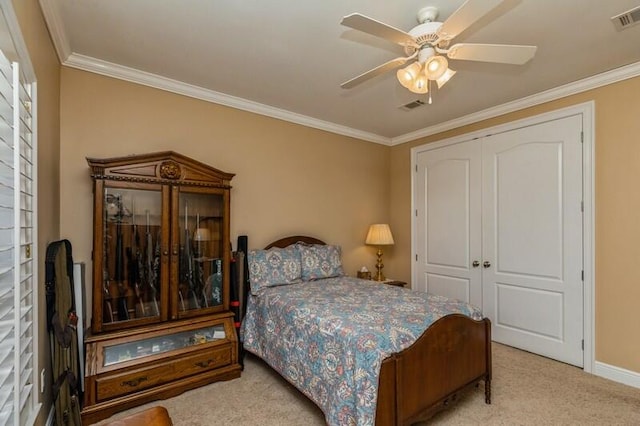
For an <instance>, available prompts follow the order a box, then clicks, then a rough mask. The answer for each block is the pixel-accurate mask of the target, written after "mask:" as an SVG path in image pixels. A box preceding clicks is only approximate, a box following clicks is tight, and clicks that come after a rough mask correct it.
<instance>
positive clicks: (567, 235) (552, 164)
mask: <svg viewBox="0 0 640 426" xmlns="http://www.w3.org/2000/svg"><path fill="white" fill-rule="evenodd" d="M581 130H582V121H581V118H580V117H579V116H574V117H568V118H564V119H559V120H554V121H550V122H547V123H542V124H539V125H536V126H531V127H527V128H523V129H517V130H513V131H510V132H505V133H502V134H497V135H493V136H491V137H490V138H487V139H486V140H485V141H484V143H483V166H482V169H483V194H482V202H483V212H482V218H483V250H482V252H483V260H484V261H488V262H490V263H491V266H489V267H488V268H483V277H482V282H483V291H484V301H485V304H484V306H483V309H484V312H485V315H487V316H488V317H489V318H490V319H491V320H492V323H493V331H492V335H493V338H494V340H496V341H498V342H501V343H505V344H508V345H512V346H516V347H519V348H522V349H526V350H530V351H532V352H535V353H538V354H541V355H545V356H549V357H551V358H554V359H558V360H560V361H564V362H568V363H571V364H574V365H578V366H582V363H583V356H582V345H581V341H582V306H583V305H582V282H581V272H582V212H581V200H582V168H581V164H582V161H581V159H582V148H581V142H580V132H581Z"/></svg>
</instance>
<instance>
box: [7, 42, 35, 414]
mask: <svg viewBox="0 0 640 426" xmlns="http://www.w3.org/2000/svg"><path fill="white" fill-rule="evenodd" d="M31 94H32V86H31V85H30V84H25V82H24V78H23V77H22V73H21V71H20V67H19V65H18V63H17V62H14V63H11V62H10V61H9V60H8V59H7V58H6V57H5V55H4V53H2V52H0V425H5V424H8V425H11V424H13V425H25V424H32V423H33V421H34V420H35V416H36V415H37V411H38V408H39V405H38V401H37V399H38V398H37V394H36V392H37V390H36V386H35V384H36V383H37V369H36V365H37V360H36V359H35V358H34V356H35V353H36V352H35V350H36V346H37V342H36V337H37V332H36V329H35V323H34V321H35V319H36V315H35V312H34V306H37V304H36V293H35V287H36V271H35V269H36V268H35V263H34V262H36V261H37V260H36V258H35V251H36V250H35V241H34V239H35V220H36V217H35V212H34V210H35V197H34V196H35V194H34V190H35V187H34V185H35V184H34V176H35V172H36V170H35V166H34V158H35V157H34V146H33V129H32V126H33V117H32V113H31V111H32V98H31Z"/></svg>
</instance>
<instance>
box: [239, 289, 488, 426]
mask: <svg viewBox="0 0 640 426" xmlns="http://www.w3.org/2000/svg"><path fill="white" fill-rule="evenodd" d="M451 313H461V314H464V315H467V316H469V317H471V318H473V319H475V320H480V319H482V313H481V312H480V310H479V309H477V308H475V307H473V306H471V305H468V304H466V303H463V302H460V301H457V300H452V299H446V298H444V297H440V296H434V295H428V294H427V293H423V292H417V291H411V290H407V289H404V288H400V287H394V286H390V285H383V284H379V283H375V282H372V281H365V280H359V279H357V278H351V277H339V278H327V279H322V280H318V281H307V282H301V283H298V284H290V285H285V286H279V287H269V288H265V289H264V291H262V292H261V293H260V294H259V295H258V296H251V295H250V296H249V301H248V304H247V314H246V317H245V319H244V322H243V324H242V338H243V342H244V347H245V349H247V350H248V351H250V352H252V353H254V354H256V355H257V356H259V357H260V358H262V359H264V360H265V361H266V362H267V363H269V364H270V365H271V366H272V367H273V368H274V369H275V370H277V371H278V372H279V373H280V374H281V375H282V376H284V377H285V378H286V379H287V380H288V381H289V382H291V383H292V384H293V385H294V386H296V387H297V388H298V389H299V390H301V391H302V392H303V393H304V394H306V395H307V396H308V397H309V398H311V400H313V401H314V402H315V403H316V404H317V405H318V406H319V407H320V409H322V411H323V412H324V414H325V418H326V421H327V423H328V424H329V425H332V426H333V425H373V424H374V423H375V415H376V399H377V395H378V377H379V374H380V366H381V364H382V361H383V360H384V359H385V358H387V357H388V356H389V355H391V354H393V353H397V352H400V351H402V350H403V349H405V348H407V347H409V346H411V344H413V343H414V342H415V341H416V339H417V338H418V337H420V335H422V333H423V332H424V331H425V330H426V329H427V328H428V327H429V325H431V324H432V323H433V322H434V321H436V320H438V319H439V318H441V317H443V316H445V315H448V314H451Z"/></svg>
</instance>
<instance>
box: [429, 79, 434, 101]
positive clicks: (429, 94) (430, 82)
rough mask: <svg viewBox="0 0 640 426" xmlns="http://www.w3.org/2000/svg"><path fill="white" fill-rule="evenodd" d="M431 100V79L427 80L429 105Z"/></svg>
mask: <svg viewBox="0 0 640 426" xmlns="http://www.w3.org/2000/svg"><path fill="white" fill-rule="evenodd" d="M432 103H433V101H432V100H431V80H429V105H431V104H432Z"/></svg>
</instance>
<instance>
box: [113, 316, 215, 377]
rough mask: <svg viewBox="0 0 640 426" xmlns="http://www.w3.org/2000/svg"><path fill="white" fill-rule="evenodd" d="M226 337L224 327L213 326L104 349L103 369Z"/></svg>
mask: <svg viewBox="0 0 640 426" xmlns="http://www.w3.org/2000/svg"><path fill="white" fill-rule="evenodd" d="M225 337H226V334H225V330H224V325H223V324H219V325H214V326H209V327H203V328H198V329H196V330H185V331H180V332H177V333H172V334H166V335H163V336H154V337H149V338H145V339H140V340H136V341H133V342H126V343H121V344H117V345H110V346H105V347H104V354H103V365H102V366H103V367H108V366H110V365H113V364H119V363H122V362H127V361H131V360H135V359H140V358H144V357H148V356H151V355H156V354H161V353H165V352H169V351H174V350H177V349H182V348H187V347H190V346H196V345H200V344H203V343H211V342H215V341H217V340H221V339H224V338H225Z"/></svg>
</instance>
